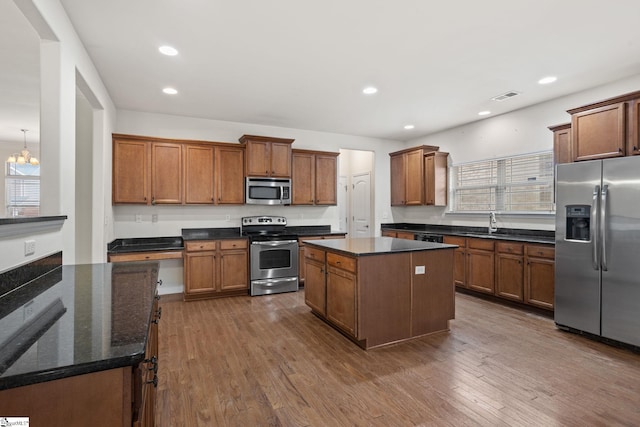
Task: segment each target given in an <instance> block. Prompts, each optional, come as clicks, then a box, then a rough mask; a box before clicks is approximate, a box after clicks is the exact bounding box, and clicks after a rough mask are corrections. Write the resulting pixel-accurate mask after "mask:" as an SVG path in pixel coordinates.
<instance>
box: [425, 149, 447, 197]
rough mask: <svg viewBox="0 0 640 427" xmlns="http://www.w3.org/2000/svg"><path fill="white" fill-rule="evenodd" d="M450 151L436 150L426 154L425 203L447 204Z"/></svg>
mask: <svg viewBox="0 0 640 427" xmlns="http://www.w3.org/2000/svg"><path fill="white" fill-rule="evenodd" d="M448 158H449V153H443V152H441V151H434V152H432V153H428V154H426V155H425V156H424V190H425V200H424V204H425V205H432V206H447V193H448V186H447V161H448Z"/></svg>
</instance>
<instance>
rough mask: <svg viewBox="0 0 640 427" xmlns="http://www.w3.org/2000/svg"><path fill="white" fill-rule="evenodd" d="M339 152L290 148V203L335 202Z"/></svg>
mask: <svg viewBox="0 0 640 427" xmlns="http://www.w3.org/2000/svg"><path fill="white" fill-rule="evenodd" d="M339 154H340V153H331V152H326V151H311V150H292V180H291V181H292V184H291V185H292V197H291V204H292V205H335V204H337V202H338V198H337V174H338V159H337V157H338V155H339Z"/></svg>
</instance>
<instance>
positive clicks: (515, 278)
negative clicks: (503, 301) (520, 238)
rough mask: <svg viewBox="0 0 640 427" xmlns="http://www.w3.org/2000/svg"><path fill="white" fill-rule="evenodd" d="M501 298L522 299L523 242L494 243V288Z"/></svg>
mask: <svg viewBox="0 0 640 427" xmlns="http://www.w3.org/2000/svg"><path fill="white" fill-rule="evenodd" d="M495 294H496V295H497V296H500V297H502V298H507V299H510V300H514V301H520V302H522V301H523V300H524V244H523V243H518V242H497V243H496V290H495Z"/></svg>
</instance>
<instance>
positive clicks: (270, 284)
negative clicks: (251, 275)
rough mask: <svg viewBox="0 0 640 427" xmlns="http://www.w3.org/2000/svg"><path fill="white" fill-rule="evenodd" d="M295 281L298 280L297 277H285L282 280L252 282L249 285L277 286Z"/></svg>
mask: <svg viewBox="0 0 640 427" xmlns="http://www.w3.org/2000/svg"><path fill="white" fill-rule="evenodd" d="M296 280H298V278H297V277H287V278H283V279H267V280H252V281H251V283H252V284H254V285H262V286H277V285H279V284H282V283H286V282H295V281H296Z"/></svg>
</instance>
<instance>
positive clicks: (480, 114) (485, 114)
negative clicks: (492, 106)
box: [478, 111, 491, 116]
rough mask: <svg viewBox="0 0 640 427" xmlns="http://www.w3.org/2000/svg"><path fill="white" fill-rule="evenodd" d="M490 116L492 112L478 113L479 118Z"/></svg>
mask: <svg viewBox="0 0 640 427" xmlns="http://www.w3.org/2000/svg"><path fill="white" fill-rule="evenodd" d="M489 114H491V111H480V112H479V113H478V115H479V116H488V115H489Z"/></svg>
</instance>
